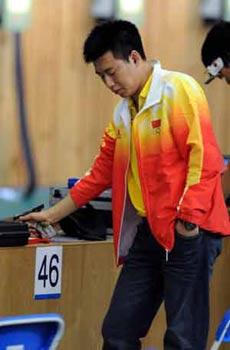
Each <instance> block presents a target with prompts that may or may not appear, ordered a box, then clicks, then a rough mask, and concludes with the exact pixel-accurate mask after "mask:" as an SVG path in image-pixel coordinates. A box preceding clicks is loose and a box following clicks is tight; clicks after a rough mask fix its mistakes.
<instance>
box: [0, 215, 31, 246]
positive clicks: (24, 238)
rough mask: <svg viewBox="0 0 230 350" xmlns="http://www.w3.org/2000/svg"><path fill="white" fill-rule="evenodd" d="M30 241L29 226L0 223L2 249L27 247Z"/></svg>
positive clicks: (16, 223) (15, 223)
mask: <svg viewBox="0 0 230 350" xmlns="http://www.w3.org/2000/svg"><path fill="white" fill-rule="evenodd" d="M28 239H29V228H28V225H27V224H25V223H22V222H14V221H12V222H11V221H0V247H13V246H21V245H26V244H27V243H28Z"/></svg>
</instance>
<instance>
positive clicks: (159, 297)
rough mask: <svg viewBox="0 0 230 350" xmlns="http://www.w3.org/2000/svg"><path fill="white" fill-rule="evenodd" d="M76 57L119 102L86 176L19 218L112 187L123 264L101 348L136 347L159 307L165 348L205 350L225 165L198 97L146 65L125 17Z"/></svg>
mask: <svg viewBox="0 0 230 350" xmlns="http://www.w3.org/2000/svg"><path fill="white" fill-rule="evenodd" d="M84 57H85V61H86V62H87V63H88V62H93V64H94V67H95V72H96V73H97V74H98V75H99V76H100V77H101V79H102V80H103V82H104V83H105V85H106V86H107V87H108V88H109V89H110V90H111V91H112V92H113V93H116V94H118V95H119V96H121V97H122V100H121V102H120V103H119V104H118V106H117V108H116V109H115V112H114V117H113V120H112V122H111V123H110V124H109V126H108V127H107V129H106V130H105V134H104V136H103V139H102V143H101V147H100V152H99V154H98V155H97V157H96V158H95V161H94V163H93V165H92V167H91V169H90V170H89V172H88V173H86V174H85V176H84V177H83V178H82V179H81V180H80V181H78V182H77V184H76V185H75V186H74V187H73V188H72V189H71V191H70V193H69V195H68V196H67V197H66V198H65V199H63V200H62V201H60V202H59V203H58V204H56V205H55V206H54V207H52V208H50V209H48V210H46V211H43V212H41V213H33V214H30V215H29V216H25V217H24V218H23V220H36V221H46V222H49V223H55V222H57V221H59V220H60V219H61V218H63V217H64V216H66V215H68V214H70V213H71V212H73V211H74V210H76V208H78V207H81V206H82V205H84V204H86V203H87V202H88V201H89V200H90V199H92V198H95V197H97V196H98V195H99V194H100V193H101V192H102V191H103V190H105V189H107V188H110V187H112V204H113V230H114V246H115V254H116V261H117V264H120V263H123V267H122V270H121V274H120V277H119V279H118V282H117V285H116V288H115V291H114V295H113V298H112V301H111V305H110V308H109V310H108V313H107V315H106V317H105V320H104V323H103V328H102V333H103V337H104V345H103V350H139V349H140V348H141V342H140V338H142V337H144V336H145V335H146V333H147V332H148V330H149V327H150V325H151V322H152V320H153V318H154V316H155V314H156V312H157V310H158V308H159V306H160V305H161V303H162V301H164V303H165V310H166V318H167V331H166V333H165V338H164V349H165V350H180V349H181V350H204V349H205V344H206V340H207V334H208V318H209V317H208V311H209V303H208V299H209V298H208V290H209V285H208V283H209V277H210V271H211V269H212V266H213V263H214V260H215V258H216V256H217V255H218V254H219V253H220V249H221V236H224V235H228V234H229V233H230V223H229V217H228V214H227V209H226V206H225V203H224V198H223V193H222V188H221V174H222V173H223V171H224V163H223V159H222V156H221V153H220V150H219V148H218V146H217V143H216V140H215V136H214V133H213V130H212V126H211V121H210V115H209V110H208V105H207V101H206V98H205V95H204V93H203V91H202V89H201V87H200V86H199V85H198V83H197V82H196V81H195V80H194V79H193V78H191V77H190V76H188V75H185V74H182V73H178V72H172V71H167V70H164V69H162V68H161V65H160V63H159V62H158V61H153V62H149V61H147V60H146V57H145V53H144V50H143V46H142V43H141V38H140V35H139V33H138V31H137V29H136V27H135V26H134V25H133V24H132V23H130V22H127V21H113V22H105V23H103V24H100V25H97V26H96V27H95V28H94V29H93V30H92V31H91V33H90V34H89V36H88V38H87V40H86V42H85V45H84ZM194 302H196V308H195V309H194V307H193V305H194Z"/></svg>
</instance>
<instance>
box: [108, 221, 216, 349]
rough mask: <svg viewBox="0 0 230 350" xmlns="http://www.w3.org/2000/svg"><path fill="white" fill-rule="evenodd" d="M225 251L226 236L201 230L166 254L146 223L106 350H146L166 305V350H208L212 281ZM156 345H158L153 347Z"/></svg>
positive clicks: (114, 303)
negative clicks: (143, 349) (145, 341)
mask: <svg viewBox="0 0 230 350" xmlns="http://www.w3.org/2000/svg"><path fill="white" fill-rule="evenodd" d="M220 251H221V237H220V236H217V235H213V234H209V233H208V232H207V231H202V230H200V233H199V235H197V236H195V237H192V238H185V237H184V236H181V235H180V234H178V233H175V246H174V248H173V250H172V251H171V252H170V253H169V255H168V261H167V260H166V253H165V250H164V249H163V248H162V247H161V246H160V245H159V244H158V243H157V241H156V240H155V239H154V237H153V236H152V234H151V232H150V229H149V227H148V224H147V222H146V220H143V222H142V223H141V224H140V225H139V226H138V233H137V236H136V238H135V241H134V243H133V246H132V247H131V249H130V251H129V254H128V256H127V258H126V259H125V262H124V265H123V267H122V270H121V273H120V276H119V278H118V281H117V284H116V287H115V290H114V293H113V297H112V300H111V304H110V307H109V310H108V313H107V315H106V317H105V319H104V323H103V327H102V335H103V338H104V345H103V350H140V349H141V342H140V338H143V337H145V336H146V334H147V332H148V330H149V328H150V326H151V323H152V320H153V319H154V316H155V315H156V313H157V311H158V309H159V307H160V305H161V303H162V301H164V305H165V312H166V320H167V330H166V333H165V336H164V349H165V350H205V348H206V341H207V335H208V328H209V278H210V275H211V271H212V268H213V264H214V261H215V258H216V257H217V256H218V255H219V253H220ZM153 345H154V344H153Z"/></svg>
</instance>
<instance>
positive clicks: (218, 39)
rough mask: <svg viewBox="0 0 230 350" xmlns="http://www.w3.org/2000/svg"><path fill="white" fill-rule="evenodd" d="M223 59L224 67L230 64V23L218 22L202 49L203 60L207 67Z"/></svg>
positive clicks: (209, 33)
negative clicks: (217, 59)
mask: <svg viewBox="0 0 230 350" xmlns="http://www.w3.org/2000/svg"><path fill="white" fill-rule="evenodd" d="M218 57H221V58H222V60H223V62H224V65H225V66H229V64H230V22H224V21H221V22H218V23H216V24H215V25H214V26H213V27H212V28H211V30H210V31H209V32H208V34H207V36H206V38H205V40H204V43H203V45H202V48H201V58H202V62H203V64H204V65H205V66H206V67H207V66H209V65H210V64H211V63H212V62H213V61H214V60H215V59H216V58H218Z"/></svg>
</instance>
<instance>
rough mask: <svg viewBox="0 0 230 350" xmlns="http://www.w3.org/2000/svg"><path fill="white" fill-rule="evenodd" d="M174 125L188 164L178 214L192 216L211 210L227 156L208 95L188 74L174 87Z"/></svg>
mask: <svg viewBox="0 0 230 350" xmlns="http://www.w3.org/2000/svg"><path fill="white" fill-rule="evenodd" d="M172 101H173V103H172V108H171V126H172V132H173V137H174V140H175V142H176V145H177V148H178V150H179V152H180V154H181V156H182V158H183V159H184V161H185V163H186V169H187V171H186V181H185V184H184V191H183V193H182V194H181V198H180V200H179V202H178V207H177V210H178V217H179V218H182V219H189V217H190V216H191V217H192V215H191V211H193V213H194V210H195V211H196V216H197V217H199V216H200V215H203V214H204V212H205V211H207V210H208V209H209V206H210V205H211V202H212V200H213V198H212V197H213V193H214V191H215V187H216V185H217V182H218V181H219V178H220V175H221V173H222V172H223V170H224V163H223V157H222V155H221V152H220V150H219V147H218V145H217V142H216V138H215V135H214V132H213V129H212V125H211V120H210V113H209V108H208V104H207V100H206V97H205V95H204V92H203V90H202V89H201V87H200V85H199V84H198V83H197V82H196V81H195V80H194V79H193V78H191V77H189V76H184V77H183V79H181V80H179V81H177V82H176V84H175V86H174V96H173V99H172Z"/></svg>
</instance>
